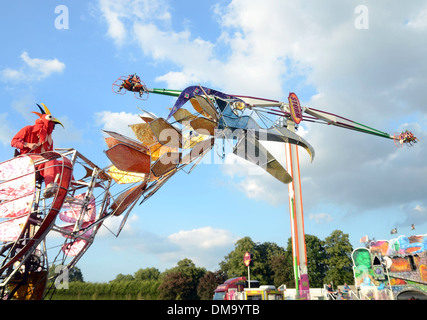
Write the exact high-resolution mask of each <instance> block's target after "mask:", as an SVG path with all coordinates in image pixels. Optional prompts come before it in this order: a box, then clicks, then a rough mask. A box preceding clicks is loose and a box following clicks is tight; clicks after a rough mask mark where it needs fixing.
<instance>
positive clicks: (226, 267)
mask: <svg viewBox="0 0 427 320" xmlns="http://www.w3.org/2000/svg"><path fill="white" fill-rule="evenodd" d="M255 246H256V244H255V242H253V241H252V239H251V238H250V237H244V238H242V239H240V240H238V241H237V242H236V243H235V244H234V250H233V251H231V252H230V253H229V254H228V255H226V256H225V260H224V261H221V262H220V264H219V265H220V268H221V270H223V271H224V272H226V273H227V277H228V278H234V277H241V276H243V275H247V274H248V268H247V267H246V266H245V265H244V263H243V257H244V255H245V252H250V253H252V254H253V260H254V266H253V267H251V279H258V277H259V276H260V274H259V273H257V272H255V271H258V269H259V265H260V259H259V257H260V254H259V252H258V251H257V250H255ZM252 275H253V276H254V277H252ZM258 280H260V279H258Z"/></svg>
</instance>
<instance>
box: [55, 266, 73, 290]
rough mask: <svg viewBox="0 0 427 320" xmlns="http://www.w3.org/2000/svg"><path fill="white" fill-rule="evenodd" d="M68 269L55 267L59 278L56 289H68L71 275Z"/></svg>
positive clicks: (56, 281)
mask: <svg viewBox="0 0 427 320" xmlns="http://www.w3.org/2000/svg"><path fill="white" fill-rule="evenodd" d="M68 271H69V270H68V268H67V267H66V266H64V265H58V266H56V267H55V274H57V275H58V276H57V277H56V278H55V283H54V285H55V288H56V289H68V283H69V273H68Z"/></svg>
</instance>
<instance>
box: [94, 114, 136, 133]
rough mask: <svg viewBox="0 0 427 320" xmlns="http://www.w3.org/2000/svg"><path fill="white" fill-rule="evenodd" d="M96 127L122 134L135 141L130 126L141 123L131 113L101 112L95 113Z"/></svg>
mask: <svg viewBox="0 0 427 320" xmlns="http://www.w3.org/2000/svg"><path fill="white" fill-rule="evenodd" d="M95 119H96V123H97V125H100V126H102V127H103V129H104V130H107V131H114V132H117V133H120V134H123V135H125V136H127V137H129V138H131V139H136V138H135V135H134V133H133V131H132V129H131V128H129V125H130V124H135V123H141V122H142V120H141V118H140V117H139V116H138V115H136V114H133V113H127V112H124V111H122V112H111V111H101V112H97V113H95Z"/></svg>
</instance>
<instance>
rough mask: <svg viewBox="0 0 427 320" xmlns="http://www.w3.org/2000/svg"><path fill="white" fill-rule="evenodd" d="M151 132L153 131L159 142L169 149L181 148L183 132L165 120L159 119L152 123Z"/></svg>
mask: <svg viewBox="0 0 427 320" xmlns="http://www.w3.org/2000/svg"><path fill="white" fill-rule="evenodd" d="M150 127H151V130H153V133H154V135H155V136H156V138H157V140H158V141H159V142H160V143H161V144H163V145H166V146H168V147H171V148H181V147H182V145H181V141H182V134H181V132H180V131H179V130H178V129H177V128H175V127H174V126H172V125H171V124H170V123H169V122H167V121H166V120H165V119H163V118H157V119H156V120H153V121H151V122H150Z"/></svg>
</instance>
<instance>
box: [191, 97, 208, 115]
mask: <svg viewBox="0 0 427 320" xmlns="http://www.w3.org/2000/svg"><path fill="white" fill-rule="evenodd" d="M190 102H191V105H192V106H193V108H194V110H196V111H197V112H198V113H200V114H201V115H202V116H205V117H210V116H209V114H208V113H206V112H205V111H203V108H202V107H201V106H200V103H199V101H197V99H196V98H191V99H190Z"/></svg>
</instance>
